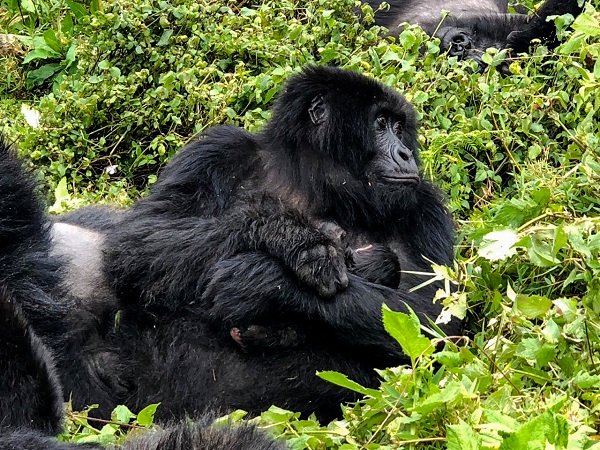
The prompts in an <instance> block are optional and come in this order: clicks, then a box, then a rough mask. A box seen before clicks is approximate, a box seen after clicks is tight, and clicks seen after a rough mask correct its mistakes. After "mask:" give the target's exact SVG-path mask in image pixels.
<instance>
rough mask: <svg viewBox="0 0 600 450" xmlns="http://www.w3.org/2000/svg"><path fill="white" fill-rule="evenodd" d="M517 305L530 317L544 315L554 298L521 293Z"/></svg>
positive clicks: (520, 310)
mask: <svg viewBox="0 0 600 450" xmlns="http://www.w3.org/2000/svg"><path fill="white" fill-rule="evenodd" d="M515 307H516V308H517V310H519V312H521V313H522V314H523V315H524V316H525V317H527V318H528V319H535V318H537V317H543V316H544V315H545V314H546V313H547V312H548V311H549V310H550V308H551V307H552V300H550V299H549V298H547V297H544V296H542V295H525V294H519V295H517V298H516V299H515Z"/></svg>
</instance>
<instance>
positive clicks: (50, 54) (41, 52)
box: [23, 47, 60, 64]
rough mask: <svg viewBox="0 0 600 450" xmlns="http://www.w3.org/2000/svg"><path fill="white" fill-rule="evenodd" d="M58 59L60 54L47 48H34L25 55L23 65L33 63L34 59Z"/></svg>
mask: <svg viewBox="0 0 600 450" xmlns="http://www.w3.org/2000/svg"><path fill="white" fill-rule="evenodd" d="M59 57H60V53H58V52H56V51H55V50H53V49H51V48H49V47H47V48H46V47H43V48H36V49H35V50H32V51H31V52H29V53H28V54H27V56H26V57H25V58H24V59H23V64H27V63H28V62H31V61H35V60H36V59H57V58H59Z"/></svg>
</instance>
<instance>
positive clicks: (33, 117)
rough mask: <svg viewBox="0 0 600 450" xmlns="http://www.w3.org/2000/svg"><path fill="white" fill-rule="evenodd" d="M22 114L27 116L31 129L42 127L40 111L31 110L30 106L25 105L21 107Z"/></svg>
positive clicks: (26, 119)
mask: <svg viewBox="0 0 600 450" xmlns="http://www.w3.org/2000/svg"><path fill="white" fill-rule="evenodd" d="M21 113H22V114H23V115H24V116H25V121H26V122H27V123H28V124H29V126H30V127H31V128H39V127H40V117H41V114H40V112H39V111H36V110H35V109H31V108H30V107H29V106H27V105H26V104H24V103H23V104H22V105H21Z"/></svg>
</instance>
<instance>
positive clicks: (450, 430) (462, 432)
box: [446, 419, 481, 450]
mask: <svg viewBox="0 0 600 450" xmlns="http://www.w3.org/2000/svg"><path fill="white" fill-rule="evenodd" d="M480 448H481V439H480V438H479V435H478V434H477V433H476V432H475V430H473V428H472V427H471V426H470V425H469V424H468V423H466V422H463V421H462V420H460V419H459V422H458V424H457V425H448V426H447V427H446V449H447V450H479V449H480Z"/></svg>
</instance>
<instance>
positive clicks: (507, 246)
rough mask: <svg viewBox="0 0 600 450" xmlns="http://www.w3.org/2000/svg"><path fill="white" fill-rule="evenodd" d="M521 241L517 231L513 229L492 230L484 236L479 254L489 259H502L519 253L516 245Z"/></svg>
mask: <svg viewBox="0 0 600 450" xmlns="http://www.w3.org/2000/svg"><path fill="white" fill-rule="evenodd" d="M517 242H519V236H518V235H517V233H516V231H514V230H511V229H508V228H507V229H505V230H497V231H492V232H490V233H488V234H486V235H485V236H483V241H482V242H481V246H480V247H479V250H478V251H477V254H478V255H479V256H481V257H482V258H485V259H487V260H489V261H500V260H504V259H507V258H510V257H511V256H513V255H515V254H516V253H517V250H516V249H515V248H514V245H515V244H516V243H517Z"/></svg>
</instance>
